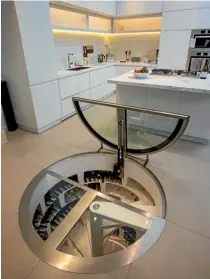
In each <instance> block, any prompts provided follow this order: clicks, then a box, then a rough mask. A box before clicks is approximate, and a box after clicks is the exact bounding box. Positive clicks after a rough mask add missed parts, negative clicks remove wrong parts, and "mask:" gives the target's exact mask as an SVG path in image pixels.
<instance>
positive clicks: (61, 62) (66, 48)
mask: <svg viewBox="0 0 210 279" xmlns="http://www.w3.org/2000/svg"><path fill="white" fill-rule="evenodd" d="M53 35H54V42H55V49H56V56H57V57H56V58H57V68H58V69H63V68H67V67H68V53H73V54H74V56H73V57H72V58H71V59H72V60H76V61H78V62H79V63H80V64H83V46H84V45H93V46H94V53H95V54H99V53H105V50H106V48H105V47H104V44H108V45H109V46H110V48H111V52H112V54H114V56H115V59H116V61H120V60H125V50H131V52H132V56H135V57H140V58H141V60H142V59H143V58H144V56H147V57H148V59H149V60H152V61H153V60H155V59H156V50H157V49H158V48H159V39H160V34H159V33H148V34H131V35H127V34H126V35H114V36H106V35H103V34H98V33H97V34H94V33H88V34H87V33H83V32H81V33H73V32H62V31H55V32H53Z"/></svg>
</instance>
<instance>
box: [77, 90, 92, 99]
mask: <svg viewBox="0 0 210 279" xmlns="http://www.w3.org/2000/svg"><path fill="white" fill-rule="evenodd" d="M79 97H80V98H85V99H90V90H89V89H88V90H86V91H83V92H79Z"/></svg>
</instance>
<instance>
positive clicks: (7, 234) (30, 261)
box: [2, 199, 39, 279]
mask: <svg viewBox="0 0 210 279" xmlns="http://www.w3.org/2000/svg"><path fill="white" fill-rule="evenodd" d="M9 206H10V201H9V199H8V205H7V207H9ZM38 261H39V259H38V258H37V257H36V256H35V255H34V254H33V253H32V252H31V250H30V249H29V248H28V246H27V245H26V244H25V242H24V240H23V238H22V235H21V232H20V229H19V224H18V215H17V214H16V215H11V214H7V215H6V214H4V216H3V217H2V278H3V279H14V278H15V279H23V278H26V276H27V275H28V274H29V272H30V271H31V270H32V269H33V268H34V266H35V265H36V264H37V263H38Z"/></svg>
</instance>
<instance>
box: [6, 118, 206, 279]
mask: <svg viewBox="0 0 210 279" xmlns="http://www.w3.org/2000/svg"><path fill="white" fill-rule="evenodd" d="M7 136H8V142H7V143H5V144H4V145H3V147H2V247H3V249H2V257H3V259H2V278H3V279H23V278H28V279H36V278H39V279H46V278H50V279H65V278H72V279H74V278H78V279H92V278H93V279H111V278H116V279H128V278H129V279H209V278H210V147H209V146H202V145H199V144H193V143H189V142H183V141H179V142H178V143H176V144H175V145H174V146H172V147H170V148H169V149H167V150H165V151H162V152H160V153H157V154H154V155H151V156H150V162H149V165H148V167H149V168H150V169H151V170H152V171H153V172H154V173H155V174H156V175H157V177H158V178H159V179H160V181H161V183H162V185H163V188H164V190H165V193H166V198H167V205H168V208H167V218H166V219H167V224H166V227H165V229H164V231H163V233H162V235H161V237H160V239H159V241H158V242H157V243H156V245H155V246H153V247H152V248H151V249H150V250H149V251H148V252H147V253H146V254H145V255H144V256H143V257H142V258H140V259H139V260H137V261H136V262H134V263H133V264H132V265H131V266H127V267H124V268H122V269H118V270H116V271H113V272H109V273H106V274H97V275H78V274H68V273H66V272H61V271H60V270H58V269H55V268H53V267H50V266H49V265H47V264H45V263H43V262H40V261H39V260H38V258H37V257H36V256H35V255H34V254H33V253H32V252H31V251H30V250H29V248H28V247H27V246H26V244H25V243H24V241H23V239H22V237H21V234H20V229H19V225H18V207H19V203H20V199H21V196H22V194H23V191H24V190H25V189H26V187H27V185H28V183H29V182H30V180H31V179H32V178H33V177H34V176H35V175H36V174H37V173H38V172H39V171H40V170H41V169H42V168H44V167H46V166H48V165H50V164H51V163H53V162H55V161H56V160H58V159H60V158H62V157H66V156H68V155H71V154H75V153H80V152H84V151H89V150H96V149H97V148H99V146H100V144H99V142H98V141H97V140H96V139H95V138H93V137H92V135H91V134H90V133H89V132H88V131H87V130H86V129H85V128H84V126H83V124H81V122H80V120H79V119H78V118H77V117H76V116H74V117H72V118H71V119H69V120H66V121H64V122H62V123H61V124H60V125H58V126H56V127H55V128H53V129H51V130H49V131H47V132H45V133H43V134H42V135H36V134H32V133H29V132H25V131H21V130H18V131H16V132H13V133H7Z"/></svg>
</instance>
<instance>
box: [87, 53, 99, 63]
mask: <svg viewBox="0 0 210 279" xmlns="http://www.w3.org/2000/svg"><path fill="white" fill-rule="evenodd" d="M88 64H98V56H97V55H96V54H93V53H89V54H88Z"/></svg>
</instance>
